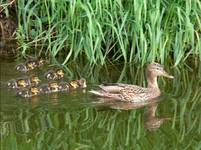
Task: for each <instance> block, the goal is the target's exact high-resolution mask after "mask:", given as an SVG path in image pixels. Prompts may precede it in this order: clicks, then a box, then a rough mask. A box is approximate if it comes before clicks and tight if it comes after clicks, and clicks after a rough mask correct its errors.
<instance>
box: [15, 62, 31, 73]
mask: <svg viewBox="0 0 201 150" xmlns="http://www.w3.org/2000/svg"><path fill="white" fill-rule="evenodd" d="M16 70H17V71H20V72H27V71H28V69H27V67H26V66H25V65H24V64H19V65H17V66H16Z"/></svg>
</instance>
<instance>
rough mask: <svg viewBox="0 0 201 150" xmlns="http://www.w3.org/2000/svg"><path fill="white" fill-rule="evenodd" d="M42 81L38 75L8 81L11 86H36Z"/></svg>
mask: <svg viewBox="0 0 201 150" xmlns="http://www.w3.org/2000/svg"><path fill="white" fill-rule="evenodd" d="M40 82H41V80H40V79H39V78H38V77H37V76H31V77H25V78H18V79H12V80H10V81H8V83H7V85H8V87H9V88H13V89H15V88H26V87H28V86H36V85H38V84H39V83H40Z"/></svg>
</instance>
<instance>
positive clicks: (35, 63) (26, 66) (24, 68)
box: [16, 59, 45, 73]
mask: <svg viewBox="0 0 201 150" xmlns="http://www.w3.org/2000/svg"><path fill="white" fill-rule="evenodd" d="M44 64H45V60H43V59H40V60H29V61H26V62H25V63H22V64H19V65H17V66H16V70H17V71H20V72H25V73H26V72H28V71H30V70H33V69H35V68H37V67H40V66H42V65H44Z"/></svg>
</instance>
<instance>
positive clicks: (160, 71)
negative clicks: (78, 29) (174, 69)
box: [146, 63, 174, 88]
mask: <svg viewBox="0 0 201 150" xmlns="http://www.w3.org/2000/svg"><path fill="white" fill-rule="evenodd" d="M146 75H147V80H148V87H152V88H154V87H156V88H158V84H157V77H158V76H164V77H166V78H170V79H173V78H174V77H173V76H172V75H169V74H168V73H167V72H166V71H165V70H164V67H163V66H162V65H161V64H159V63H151V64H148V65H147V69H146Z"/></svg>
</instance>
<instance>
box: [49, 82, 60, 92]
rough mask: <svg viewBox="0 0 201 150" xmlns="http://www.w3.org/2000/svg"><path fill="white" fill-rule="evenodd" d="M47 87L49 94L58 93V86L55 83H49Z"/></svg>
mask: <svg viewBox="0 0 201 150" xmlns="http://www.w3.org/2000/svg"><path fill="white" fill-rule="evenodd" d="M48 86H49V87H50V91H51V92H58V91H60V86H59V84H58V83H57V82H51V83H49V84H48Z"/></svg>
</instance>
